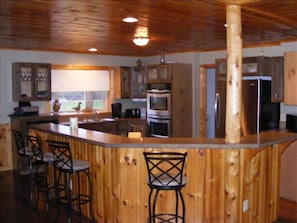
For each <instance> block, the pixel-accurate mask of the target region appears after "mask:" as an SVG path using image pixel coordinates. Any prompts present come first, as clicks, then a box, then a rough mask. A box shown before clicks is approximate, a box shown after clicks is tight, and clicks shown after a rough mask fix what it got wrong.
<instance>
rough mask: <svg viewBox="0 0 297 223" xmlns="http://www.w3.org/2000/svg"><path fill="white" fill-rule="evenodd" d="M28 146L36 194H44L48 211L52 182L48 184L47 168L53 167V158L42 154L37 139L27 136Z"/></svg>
mask: <svg viewBox="0 0 297 223" xmlns="http://www.w3.org/2000/svg"><path fill="white" fill-rule="evenodd" d="M27 140H28V145H29V147H30V148H31V149H32V151H33V160H34V164H35V166H36V168H35V181H36V183H37V188H38V192H46V198H47V204H46V210H47V211H48V208H49V203H50V199H51V197H52V196H51V190H52V189H54V182H53V183H49V179H48V178H49V176H48V168H49V165H53V163H54V156H53V153H52V152H44V151H43V147H42V143H41V140H40V138H39V137H37V136H32V135H27Z"/></svg>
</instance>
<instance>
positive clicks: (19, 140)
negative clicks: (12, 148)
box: [12, 130, 27, 156]
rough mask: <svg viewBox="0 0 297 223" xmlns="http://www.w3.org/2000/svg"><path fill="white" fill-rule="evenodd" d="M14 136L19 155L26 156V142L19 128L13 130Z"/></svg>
mask: <svg viewBox="0 0 297 223" xmlns="http://www.w3.org/2000/svg"><path fill="white" fill-rule="evenodd" d="M12 133H13V136H14V141H15V145H16V148H17V150H18V153H19V155H23V156H26V155H27V154H26V149H25V148H26V144H25V141H24V138H23V134H22V133H21V132H20V131H17V130H12Z"/></svg>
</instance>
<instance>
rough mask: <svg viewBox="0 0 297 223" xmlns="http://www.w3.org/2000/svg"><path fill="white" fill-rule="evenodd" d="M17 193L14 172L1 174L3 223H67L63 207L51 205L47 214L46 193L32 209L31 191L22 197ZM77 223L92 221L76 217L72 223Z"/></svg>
mask: <svg viewBox="0 0 297 223" xmlns="http://www.w3.org/2000/svg"><path fill="white" fill-rule="evenodd" d="M17 191H18V190H17V187H16V176H15V174H13V171H5V172H0V222H1V223H2V222H3V223H35V222H36V223H53V222H56V223H62V222H63V223H67V220H68V216H69V215H68V214H67V212H66V210H65V209H64V208H63V207H60V208H58V206H57V205H50V206H49V211H48V213H47V211H46V197H45V193H43V192H40V193H39V194H40V196H39V202H38V205H37V206H36V207H32V205H31V204H32V203H31V202H30V200H29V197H28V196H27V193H28V194H30V193H29V191H28V190H26V189H25V190H23V192H22V194H20V195H18V193H17ZM27 198H28V199H27ZM59 210H60V211H59ZM76 222H83V223H84V222H86V223H87V222H91V221H90V219H88V218H86V217H84V216H79V215H76V216H74V218H73V219H72V220H71V223H76Z"/></svg>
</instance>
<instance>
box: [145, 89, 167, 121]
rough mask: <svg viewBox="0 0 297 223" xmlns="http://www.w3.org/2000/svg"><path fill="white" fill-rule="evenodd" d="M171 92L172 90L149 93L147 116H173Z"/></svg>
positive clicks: (154, 90)
mask: <svg viewBox="0 0 297 223" xmlns="http://www.w3.org/2000/svg"><path fill="white" fill-rule="evenodd" d="M170 110H171V92H170V90H158V89H152V90H148V91H147V115H148V116H154V117H158V116H162V117H164V116H165V117H170V116H171V112H170Z"/></svg>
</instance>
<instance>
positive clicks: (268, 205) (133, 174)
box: [30, 124, 297, 223]
mask: <svg viewBox="0 0 297 223" xmlns="http://www.w3.org/2000/svg"><path fill="white" fill-rule="evenodd" d="M30 133H31V134H35V135H38V136H40V137H41V138H42V139H43V140H46V139H51V140H61V141H67V142H69V143H70V146H71V149H72V154H73V157H74V158H75V159H86V160H89V161H90V162H91V169H90V171H91V176H92V183H93V189H94V191H93V198H94V200H93V205H94V206H93V207H94V213H95V218H96V220H97V221H98V222H121V223H126V222H147V216H148V210H147V199H148V194H149V187H148V186H147V180H146V179H147V170H146V166H145V160H144V157H143V152H144V151H168V150H170V151H172V150H174V151H179V152H187V153H188V156H187V160H186V166H185V173H186V175H187V185H186V186H185V188H183V190H182V193H183V195H184V198H185V203H186V222H189V223H203V222H253V223H256V222H259V223H263V222H265V223H266V222H273V221H274V220H276V219H277V218H278V204H279V185H280V182H279V179H280V160H281V159H280V158H281V153H282V152H283V151H284V150H285V149H286V148H287V146H288V145H289V144H290V143H292V142H294V141H295V140H296V139H297V134H295V133H288V132H265V133H261V134H259V135H251V136H246V137H244V138H242V140H241V142H240V143H235V144H230V143H226V142H225V141H224V139H204V138H201V139H194V138H136V139H135V138H133V139H132V138H127V137H123V136H118V135H113V134H108V133H102V132H98V131H91V130H86V129H80V128H79V129H75V130H71V129H70V128H69V127H68V126H63V125H59V124H38V125H34V126H31V129H30ZM45 149H47V148H45ZM86 190H87V188H86ZM172 199H173V198H172V196H171V194H167V193H166V194H162V199H161V200H162V201H161V205H160V206H158V207H157V208H158V209H162V208H166V209H171V208H173V204H174V202H173V200H172ZM243 203H245V205H243ZM243 208H244V210H243ZM83 211H84V213H88V212H87V210H86V209H84V210H83Z"/></svg>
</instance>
